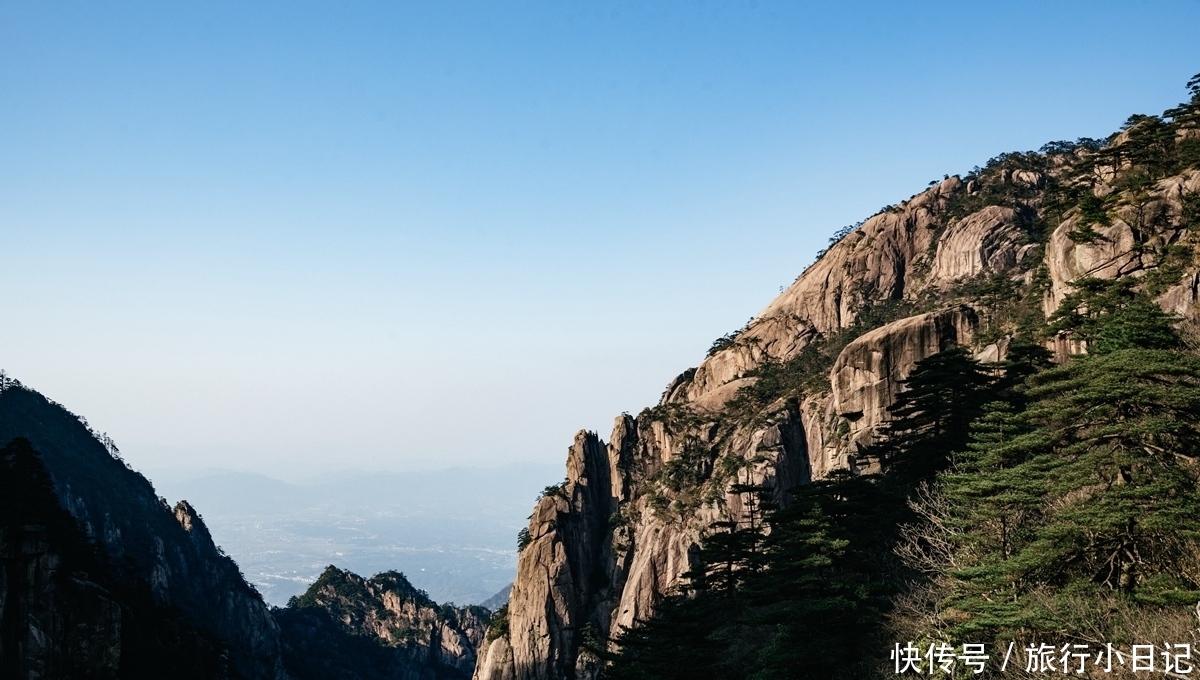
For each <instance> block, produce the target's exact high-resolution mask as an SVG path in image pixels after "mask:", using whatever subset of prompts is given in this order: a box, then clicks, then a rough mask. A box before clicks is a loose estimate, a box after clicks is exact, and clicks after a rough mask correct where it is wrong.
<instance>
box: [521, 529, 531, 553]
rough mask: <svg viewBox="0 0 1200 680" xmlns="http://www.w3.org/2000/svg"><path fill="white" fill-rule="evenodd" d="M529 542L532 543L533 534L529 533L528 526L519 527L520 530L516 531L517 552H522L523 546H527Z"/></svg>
mask: <svg viewBox="0 0 1200 680" xmlns="http://www.w3.org/2000/svg"><path fill="white" fill-rule="evenodd" d="M530 543H533V535H532V534H530V533H529V529H528V528H525V529H521V530H520V531H518V532H517V552H518V553H521V552H524V551H525V548H528V547H529V544H530Z"/></svg>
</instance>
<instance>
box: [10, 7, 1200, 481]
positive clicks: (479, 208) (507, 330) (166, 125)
mask: <svg viewBox="0 0 1200 680" xmlns="http://www.w3.org/2000/svg"><path fill="white" fill-rule="evenodd" d="M1198 35H1200V1H1197V0H1162V1H1153V2H1151V1H1143V2H1121V3H1116V2H1096V1H1090V2H1046V1H1045V0H1041V1H1039V2H1011V1H1010V2H1002V3H1001V2H994V3H983V2H876V3H853V2H827V3H802V2H769V1H766V0H759V1H758V2H737V1H728V2H715V1H713V0H709V1H707V2H670V1H663V2H606V1H602V0H597V1H595V2H577V1H573V0H571V1H568V0H563V1H549V0H544V1H538V2H499V1H492V2H454V1H444V2H442V1H439V2H432V1H431V2H426V3H403V2H379V3H373V2H336V3H335V2H328V3H309V2H296V1H289V2H276V3H270V2H253V3H247V2H186V3H184V2H146V3H132V2H102V3H98V2H75V3H71V2H54V3H47V2H32V1H31V2H11V1H9V0H0V255H2V262H3V284H2V288H0V367H3V368H4V369H7V371H8V372H9V373H10V374H11V375H12V376H13V377H16V378H18V379H20V380H22V381H23V382H25V383H26V384H28V385H30V386H32V387H34V388H35V389H38V390H40V391H42V392H43V393H45V394H46V395H47V396H49V397H51V398H53V399H55V400H58V401H60V402H62V403H64V404H65V405H67V406H68V407H69V408H71V409H72V410H74V411H75V412H77V413H81V414H84V415H86V416H87V417H88V419H89V420H90V421H91V422H92V424H93V425H94V426H96V427H97V429H100V430H104V431H107V432H108V433H109V434H110V435H111V436H113V437H114V438H115V439H116V441H117V443H118V444H119V445H120V446H121V447H122V449H123V451H124V452H125V454H126V457H127V458H128V459H129V460H130V461H131V462H132V463H133V465H134V466H135V467H140V468H155V467H163V466H168V465H189V466H197V467H205V466H220V467H232V468H240V469H248V470H255V471H261V472H266V473H268V474H273V475H276V476H285V477H286V476H289V475H291V476H296V475H299V474H301V473H311V472H315V471H322V470H330V469H336V468H340V467H353V468H363V469H413V468H436V467H445V466H449V465H456V464H482V465H490V464H501V463H505V462H510V461H518V460H528V461H540V462H550V461H561V460H563V459H564V454H565V450H566V447H567V446H568V445H569V443H570V441H571V438H572V436H573V434H574V432H575V431H576V430H578V429H580V428H588V429H596V430H599V431H600V433H601V435H602V436H604V437H607V435H608V430H609V428H610V427H611V422H612V418H613V417H614V416H615V415H616V414H618V413H620V412H621V411H630V412H634V413H636V412H637V411H638V410H640V409H641V408H642V407H644V406H647V405H650V404H652V403H653V402H654V401H656V400H657V398H658V397H659V394H660V393H661V390H662V388H663V387H664V386H665V385H666V383H667V382H668V381H669V380H670V379H671V378H672V377H673V376H674V375H676V374H677V373H679V372H680V371H682V370H683V369H685V368H687V367H689V366H694V365H696V363H697V362H698V361H699V360H700V359H701V358H702V357H703V355H704V351H705V350H706V349H707V347H708V345H709V344H710V343H711V341H712V340H713V339H714V338H715V337H717V336H719V335H721V334H723V333H725V332H727V331H730V330H733V329H735V328H737V327H740V326H741V325H742V324H744V323H745V321H746V320H747V318H749V317H750V316H751V315H752V314H754V313H756V312H757V311H758V310H759V309H761V308H762V307H763V306H765V305H766V304H767V303H768V302H769V301H770V300H771V298H772V297H773V296H775V295H776V294H777V293H778V291H779V289H780V286H783V285H785V284H788V283H790V282H791V281H792V280H793V279H794V278H795V276H796V275H797V274H798V273H799V272H800V271H801V270H802V269H803V267H804V266H805V265H806V264H808V263H809V262H810V261H811V260H812V258H813V255H814V253H815V252H816V251H817V250H818V249H819V248H821V247H822V246H824V244H825V241H826V239H827V237H828V235H829V234H831V233H832V232H834V231H835V230H836V229H838V228H839V227H840V226H842V225H844V224H847V223H852V222H855V221H858V220H859V219H862V218H863V217H866V216H868V215H870V214H872V213H873V212H875V211H876V210H877V209H878V208H879V207H881V206H882V205H885V204H888V203H894V202H897V201H899V200H901V199H904V198H906V197H908V196H909V195H911V194H913V193H915V192H917V191H919V190H921V189H922V188H923V187H924V186H925V185H926V184H927V183H928V182H929V181H930V180H932V179H935V178H937V179H940V178H941V177H942V175H943V174H945V173H955V172H963V171H966V170H969V169H970V168H971V167H972V166H974V165H977V164H978V165H982V164H983V163H985V162H986V161H987V159H988V158H989V157H991V156H994V155H996V154H998V153H1001V152H1004V151H1012V150H1027V149H1034V148H1037V147H1039V146H1041V145H1042V144H1043V143H1044V142H1046V141H1050V140H1057V139H1074V138H1076V137H1080V136H1096V137H1100V136H1104V135H1106V134H1108V133H1109V132H1112V131H1113V130H1115V129H1116V128H1117V127H1119V125H1120V124H1121V123H1122V122H1123V121H1124V120H1125V118H1126V117H1127V116H1128V115H1129V114H1132V113H1158V112H1161V111H1162V110H1163V109H1165V108H1167V107H1169V106H1171V105H1173V104H1175V103H1177V102H1179V101H1181V100H1182V99H1184V95H1185V90H1184V83H1185V82H1186V81H1187V79H1188V77H1189V76H1191V75H1192V74H1194V73H1196V72H1198V71H1200V38H1197V36H1198Z"/></svg>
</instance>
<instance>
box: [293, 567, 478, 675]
mask: <svg viewBox="0 0 1200 680" xmlns="http://www.w3.org/2000/svg"><path fill="white" fill-rule="evenodd" d="M275 616H276V618H277V619H278V620H279V622H280V626H281V628H282V630H283V645H284V661H285V663H286V664H287V667H288V670H289V671H290V672H291V673H292V674H293V675H294V676H295V677H297V678H301V679H304V678H314V679H318V678H330V677H337V678H361V679H362V680H372V679H374V678H380V679H381V680H382V679H384V678H387V679H389V680H442V679H451V678H467V677H470V675H471V672H472V670H473V669H474V667H475V653H476V650H477V649H479V647H480V646H481V645H482V644H483V641H484V636H485V635H486V633H487V629H488V624H489V623H490V619H491V614H490V612H489V611H488V610H486V609H484V608H482V607H464V608H457V607H454V606H452V605H443V606H440V607H439V606H438V605H437V604H436V603H434V602H433V601H432V600H430V599H429V597H428V596H427V595H425V593H424V592H422V591H420V590H417V589H416V588H414V587H413V586H412V585H411V584H410V583H409V582H408V580H407V579H406V578H405V577H404V574H400V573H398V572H386V573H383V574H376V575H375V576H373V577H371V578H369V579H366V578H363V577H361V576H358V575H357V574H353V573H351V572H348V571H343V570H341V569H338V568H337V567H334V566H330V567H328V568H326V570H325V572H324V573H322V574H321V576H320V578H318V579H317V580H316V581H315V582H314V583H313V584H312V586H311V587H309V589H308V591H307V592H306V593H304V595H302V596H300V597H298V598H293V599H292V601H291V602H289V603H288V606H287V607H286V608H285V609H277V610H275Z"/></svg>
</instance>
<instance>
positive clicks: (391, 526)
mask: <svg viewBox="0 0 1200 680" xmlns="http://www.w3.org/2000/svg"><path fill="white" fill-rule="evenodd" d="M561 475H562V472H561V469H560V468H559V466H556V465H541V464H535V463H521V464H512V465H506V466H502V467H496V468H472V467H463V468H452V469H445V470H437V471H422V472H388V473H367V472H361V471H349V472H347V473H345V474H342V475H339V476H337V477H335V478H333V479H330V480H328V481H323V482H318V483H311V484H292V483H287V482H283V481H280V480H277V479H272V478H270V477H267V476H265V475H260V474H253V473H246V472H235V471H229V470H200V471H192V470H186V469H158V470H150V471H149V476H150V477H151V478H152V479H154V480H155V482H156V484H155V485H156V487H157V488H158V491H159V493H161V494H163V495H164V496H166V497H167V498H171V499H179V498H186V499H188V501H190V502H191V503H192V504H193V505H195V506H196V507H197V508H200V510H201V512H202V514H203V515H204V520H205V523H206V524H207V525H208V527H209V529H210V530H211V531H212V532H213V535H214V536H215V537H216V540H217V542H218V543H219V544H220V545H221V547H222V548H223V549H224V550H225V551H226V552H227V553H228V554H229V555H231V556H233V557H234V559H236V560H237V562H238V564H239V565H240V566H241V568H242V571H243V572H244V573H245V574H246V578H247V579H248V580H249V581H250V582H251V583H253V584H254V586H255V587H256V588H258V589H259V591H260V592H262V593H263V596H264V597H265V598H266V600H267V601H268V602H270V603H271V604H274V605H276V606H281V605H283V604H284V603H285V602H287V600H288V598H290V597H292V596H294V595H299V594H300V593H302V592H304V591H305V589H307V587H308V585H309V584H311V583H312V582H313V581H314V580H316V578H317V577H318V576H319V575H320V574H321V572H322V571H323V570H324V569H325V567H326V566H327V565H329V564H336V565H338V566H339V567H342V568H345V569H350V570H352V571H355V572H358V573H364V574H375V573H379V572H383V571H388V570H392V569H395V570H398V571H402V572H404V573H405V574H406V575H407V576H408V578H409V579H410V580H412V582H413V584H414V585H415V586H416V587H418V588H421V589H423V590H425V591H426V592H428V593H429V596H430V597H432V598H433V599H434V600H436V601H438V602H457V603H459V604H478V603H481V602H483V601H484V600H485V599H487V598H489V597H490V596H492V595H494V594H495V593H496V592H497V591H499V590H500V589H501V588H502V587H504V586H505V585H507V584H509V583H511V582H512V579H513V575H514V574H515V573H516V538H515V537H516V534H517V532H518V530H520V529H521V527H523V526H524V525H525V521H526V516H527V515H528V514H529V503H530V502H531V501H532V500H533V499H535V498H536V497H537V495H538V493H539V492H540V491H541V490H542V489H543V488H544V487H545V486H546V485H547V484H549V483H551V482H554V481H558V479H560V478H561Z"/></svg>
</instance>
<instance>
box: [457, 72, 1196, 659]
mask: <svg viewBox="0 0 1200 680" xmlns="http://www.w3.org/2000/svg"><path fill="white" fill-rule="evenodd" d="M1193 95H1194V96H1193V105H1192V106H1190V108H1189V107H1188V106H1187V105H1185V106H1184V107H1181V108H1180V109H1178V110H1175V111H1172V112H1168V113H1167V114H1166V115H1165V116H1164V117H1161V118H1160V117H1147V116H1142V117H1136V116H1135V117H1133V118H1131V119H1130V121H1129V122H1128V123H1127V124H1126V127H1125V129H1124V130H1122V131H1121V132H1120V133H1118V134H1116V135H1114V136H1113V137H1111V138H1110V139H1109V140H1107V141H1106V142H1099V141H1096V140H1079V141H1078V142H1074V143H1070V142H1058V143H1053V144H1048V145H1047V146H1046V147H1043V149H1042V150H1041V151H1040V152H1029V153H1020V154H1005V155H1002V156H1000V157H997V158H995V159H993V160H992V161H990V162H989V163H988V165H987V166H986V167H985V168H976V169H975V170H974V171H972V172H971V173H969V174H967V175H965V176H963V177H957V176H955V177H947V178H945V179H944V180H942V181H941V182H935V183H932V185H931V187H930V188H929V189H927V190H925V191H923V192H921V193H919V194H917V195H915V196H913V197H912V198H910V199H908V200H906V201H904V202H902V203H901V204H899V205H898V206H888V207H887V208H885V209H884V210H882V211H880V212H879V213H878V214H876V215H875V216H873V217H871V218H870V219H868V220H866V221H864V222H863V223H861V224H860V225H856V226H855V227H853V228H851V229H848V230H846V231H845V233H844V235H842V236H841V238H840V239H839V240H838V241H837V242H836V243H835V244H834V245H833V246H832V247H831V248H829V250H828V251H827V252H825V253H823V255H822V256H821V257H820V258H819V259H818V261H817V262H815V263H814V264H812V265H811V266H809V267H808V268H807V269H805V271H804V272H803V273H802V274H801V275H800V276H799V277H798V278H797V279H796V281H795V283H793V284H792V286H790V287H789V288H788V289H787V290H785V291H784V292H783V293H782V294H781V295H780V296H779V297H778V298H776V299H775V300H774V301H773V302H771V303H770V304H769V305H768V306H767V307H766V308H765V309H764V310H763V311H762V312H760V313H759V314H758V315H757V316H756V317H754V319H752V320H751V322H750V323H749V324H748V325H747V326H746V327H745V328H744V329H742V330H741V331H738V332H737V333H734V334H731V335H729V336H726V337H725V338H722V339H720V340H718V342H717V343H715V344H714V347H713V351H712V352H710V355H709V356H708V357H707V358H706V359H705V360H704V361H703V362H702V363H701V364H700V365H699V366H698V367H696V368H695V369H689V370H688V371H686V372H684V373H683V374H681V375H680V376H679V377H678V378H676V379H675V380H673V381H672V382H671V383H670V384H669V385H668V387H667V389H666V391H665V392H664V395H663V398H662V400H661V402H660V403H659V404H658V405H656V406H655V407H652V408H648V409H646V410H644V411H642V412H641V413H639V414H638V415H637V416H636V417H633V416H630V415H628V414H624V415H622V416H619V417H618V418H617V419H616V422H615V424H614V427H613V432H612V435H611V437H610V439H609V442H608V443H605V442H603V441H601V440H600V439H599V437H597V436H596V434H594V433H591V432H580V433H579V434H578V435H577V436H576V438H575V442H574V444H573V445H572V446H571V447H570V449H569V452H568V456H567V481H566V482H565V483H564V484H563V485H562V487H560V488H557V489H554V490H553V491H551V490H548V493H547V494H546V495H544V496H543V497H542V498H541V499H539V501H538V503H537V505H536V507H535V509H534V512H533V514H532V516H531V518H530V524H529V528H528V537H527V538H526V539H523V540H522V543H523V544H524V545H523V548H522V551H521V555H520V560H519V564H518V575H517V579H516V582H515V584H514V586H513V589H512V594H511V599H510V602H509V605H508V610H507V633H506V634H504V635H500V636H498V637H496V639H494V640H492V641H491V642H490V644H489V645H488V646H487V648H486V650H485V651H483V652H481V653H480V655H479V663H478V665H477V667H476V671H475V678H477V680H510V679H512V680H517V679H519V680H531V679H535V678H536V679H538V680H551V679H558V678H594V677H597V676H598V674H599V672H600V669H601V660H600V658H601V656H602V655H603V654H604V652H605V651H606V650H607V649H611V644H612V643H611V640H612V637H613V636H614V635H615V634H616V633H617V632H618V631H619V630H620V629H621V627H622V626H629V625H630V624H632V623H633V622H634V621H635V620H638V619H640V618H644V617H646V616H649V615H651V614H652V612H653V610H654V606H655V604H656V603H657V602H658V601H659V600H660V599H661V598H662V597H663V596H664V595H665V594H667V593H668V592H670V591H671V590H672V589H673V588H674V587H675V586H676V585H677V584H679V582H680V579H681V577H682V575H683V574H684V573H685V572H686V571H687V570H688V569H689V567H690V565H691V564H692V563H693V561H694V554H695V550H696V547H697V544H698V542H699V540H700V537H701V536H702V535H703V534H704V532H705V531H706V529H707V527H709V526H710V525H712V524H713V523H714V522H717V521H721V520H725V521H735V522H736V521H744V520H745V518H746V512H747V510H746V508H747V502H748V496H747V495H746V493H745V492H744V491H743V489H744V488H745V486H758V487H768V488H770V489H772V491H773V493H774V495H775V497H776V500H777V501H778V502H779V503H781V504H786V502H787V494H786V490H787V489H789V488H792V487H794V486H796V485H799V484H802V483H804V482H806V481H809V480H813V479H819V478H822V477H824V476H826V475H828V474H829V473H830V472H831V471H833V470H838V469H850V470H856V469H858V465H859V461H857V460H856V452H858V451H859V450H860V449H861V448H862V447H863V446H866V445H869V444H870V443H871V442H872V441H873V438H874V436H875V434H876V432H877V428H878V427H879V426H880V425H881V424H882V423H884V422H885V421H886V420H887V417H888V411H887V409H888V407H889V406H890V405H891V404H892V403H893V402H894V401H895V399H896V395H897V393H898V390H899V389H900V384H901V381H902V380H903V379H904V378H905V377H906V376H907V375H908V374H909V373H910V372H911V371H912V369H913V366H914V365H915V364H916V363H917V362H918V361H919V360H921V359H923V358H926V357H929V356H931V355H933V354H935V353H937V352H939V351H941V350H944V349H947V348H948V347H951V346H954V345H965V346H968V347H970V348H971V350H972V352H973V353H974V354H975V355H976V356H977V357H979V358H980V359H982V360H985V361H998V360H1001V359H1003V358H1004V356H1005V352H1006V349H1007V346H1008V342H1009V340H1010V339H1011V338H1012V337H1014V336H1016V335H1018V334H1020V333H1022V332H1028V331H1029V329H1032V328H1035V327H1038V326H1040V325H1041V324H1042V323H1043V322H1044V320H1045V318H1046V317H1047V316H1048V315H1049V314H1050V313H1052V312H1054V311H1055V310H1056V309H1057V308H1058V305H1059V303H1060V302H1061V301H1062V300H1063V299H1064V298H1065V297H1066V296H1067V294H1068V293H1069V292H1070V291H1071V289H1072V284H1073V283H1075V282H1078V281H1080V280H1083V279H1087V278H1099V279H1116V278H1121V277H1132V278H1134V279H1136V280H1137V281H1138V285H1139V286H1142V287H1144V289H1145V290H1146V291H1147V292H1149V293H1150V294H1151V295H1152V296H1153V297H1155V299H1157V300H1158V302H1159V304H1160V305H1161V306H1162V307H1163V308H1164V309H1166V310H1168V311H1172V312H1175V313H1177V314H1179V315H1180V316H1181V317H1183V318H1184V319H1193V318H1195V316H1196V314H1197V305H1196V302H1197V290H1198V288H1200V285H1198V283H1197V281H1198V277H1200V267H1198V264H1200V258H1198V257H1197V247H1196V240H1195V234H1196V232H1197V231H1198V230H1200V199H1198V197H1200V107H1198V106H1196V104H1200V86H1195V87H1194V89H1193ZM1046 342H1047V343H1048V344H1049V345H1050V346H1051V347H1052V348H1054V349H1055V350H1056V352H1057V353H1058V354H1059V355H1060V357H1061V356H1064V355H1065V354H1067V353H1068V352H1077V351H1079V350H1080V349H1082V348H1079V347H1069V346H1066V344H1067V340H1066V339H1065V338H1062V337H1058V338H1054V337H1051V338H1047V339H1046Z"/></svg>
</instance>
